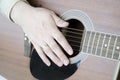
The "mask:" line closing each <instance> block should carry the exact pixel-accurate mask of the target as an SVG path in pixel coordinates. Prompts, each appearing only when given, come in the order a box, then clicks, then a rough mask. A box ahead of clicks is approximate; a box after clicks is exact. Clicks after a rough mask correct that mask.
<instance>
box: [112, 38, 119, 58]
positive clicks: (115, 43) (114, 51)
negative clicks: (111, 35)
mask: <svg viewBox="0 0 120 80" xmlns="http://www.w3.org/2000/svg"><path fill="white" fill-rule="evenodd" d="M117 38H118V37H116V39H115V43H114V47H113V52H112V57H111V58H112V59H113V56H114V53H115V47H116V43H117Z"/></svg>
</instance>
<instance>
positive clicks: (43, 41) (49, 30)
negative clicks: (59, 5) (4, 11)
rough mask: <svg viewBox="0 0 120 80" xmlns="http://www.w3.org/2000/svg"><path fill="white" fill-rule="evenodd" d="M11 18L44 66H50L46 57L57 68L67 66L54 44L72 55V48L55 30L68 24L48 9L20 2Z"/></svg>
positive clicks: (67, 62) (59, 49)
mask: <svg viewBox="0 0 120 80" xmlns="http://www.w3.org/2000/svg"><path fill="white" fill-rule="evenodd" d="M11 18H12V19H13V21H15V23H17V24H19V25H20V26H21V27H22V29H23V30H24V32H25V33H26V34H27V36H28V38H29V39H30V41H31V42H32V43H33V45H34V47H35V49H36V51H37V52H38V54H39V56H40V58H41V59H42V60H43V62H44V63H45V64H46V65H48V66H50V64H51V63H50V61H49V60H48V58H47V57H46V56H48V57H49V58H50V59H51V60H52V61H53V62H54V63H55V64H56V65H58V66H62V65H63V64H64V65H68V64H69V59H68V58H67V57H66V56H65V54H64V53H63V51H62V50H61V48H60V47H59V45H58V44H57V43H56V41H57V42H58V43H59V44H60V46H61V47H62V48H63V49H64V50H65V51H66V52H67V53H68V54H69V55H72V54H73V50H72V48H71V47H70V45H69V44H68V42H67V40H66V39H65V37H64V36H63V34H62V33H61V32H60V31H59V30H58V28H57V26H58V27H67V26H68V25H69V23H67V22H65V21H63V20H62V19H60V18H59V17H58V16H56V15H55V13H54V12H52V11H50V10H48V9H44V8H34V7H31V6H30V5H28V4H26V3H24V2H22V1H21V2H18V3H17V4H16V5H15V6H14V8H13V10H12V12H11ZM55 40H56V41H55Z"/></svg>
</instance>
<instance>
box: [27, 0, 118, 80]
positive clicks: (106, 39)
mask: <svg viewBox="0 0 120 80" xmlns="http://www.w3.org/2000/svg"><path fill="white" fill-rule="evenodd" d="M28 1H29V2H30V4H31V5H32V6H34V7H40V6H41V5H40V4H41V2H40V1H39V0H28ZM79 13H82V12H81V11H79V10H70V11H67V12H66V13H65V14H64V15H63V16H62V18H63V19H64V20H66V21H68V22H69V23H70V25H69V26H68V28H62V29H60V31H61V32H62V33H63V34H64V36H65V37H66V39H67V40H68V42H69V43H70V45H71V46H72V48H73V50H74V55H72V56H69V55H67V54H66V52H65V51H64V50H63V51H64V53H65V54H66V56H67V57H68V58H69V59H70V61H71V63H70V64H69V65H68V66H63V67H57V66H56V65H55V64H54V63H53V62H52V61H51V62H52V65H51V66H50V67H47V66H46V65H45V64H44V63H43V62H42V60H41V59H40V57H39V56H38V54H37V52H36V50H35V49H34V50H33V52H32V55H31V61H30V70H31V73H32V75H33V76H34V77H36V78H38V79H41V80H64V79H67V78H69V77H70V76H72V75H73V73H75V72H76V70H77V69H78V67H79V66H80V64H81V63H84V62H85V59H86V58H87V57H89V56H88V55H92V56H95V57H97V58H103V59H107V60H110V61H111V60H112V61H114V62H116V63H117V65H116V67H115V69H114V73H113V75H111V76H114V77H111V78H106V79H104V78H103V80H119V79H120V78H119V75H120V70H119V68H120V35H116V34H110V33H104V32H99V31H94V30H88V29H86V27H87V26H89V25H88V24H89V23H91V21H90V20H89V18H86V16H82V15H81V14H80V15H79ZM83 14H84V13H83ZM66 15H68V16H67V17H66ZM76 15H78V16H76ZM79 17H83V18H82V19H81V18H79ZM85 20H87V21H88V22H86V21H85ZM109 64H110V63H109ZM111 66H112V64H111ZM91 74H92V73H91ZM105 74H106V73H105ZM99 75H101V74H99ZM106 77H107V76H106ZM74 80H78V79H74ZM85 80H87V78H86V79H85ZM95 80H99V79H95Z"/></svg>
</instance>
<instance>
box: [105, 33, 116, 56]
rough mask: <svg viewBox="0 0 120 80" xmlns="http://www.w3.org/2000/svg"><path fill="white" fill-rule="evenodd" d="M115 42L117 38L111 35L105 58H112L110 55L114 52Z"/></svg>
mask: <svg viewBox="0 0 120 80" xmlns="http://www.w3.org/2000/svg"><path fill="white" fill-rule="evenodd" d="M116 41H117V36H115V35H111V39H110V43H109V49H108V51H107V58H112V54H113V52H114V48H115V45H116Z"/></svg>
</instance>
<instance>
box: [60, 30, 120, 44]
mask: <svg viewBox="0 0 120 80" xmlns="http://www.w3.org/2000/svg"><path fill="white" fill-rule="evenodd" d="M62 30H66V32H68V33H75V34H78V35H82V34H83V32H84V30H79V29H74V28H62ZM68 30H75V31H80V32H82V34H80V33H79V32H72V31H68ZM104 34H105V33H104ZM107 38H108V37H107ZM118 43H120V42H118Z"/></svg>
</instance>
